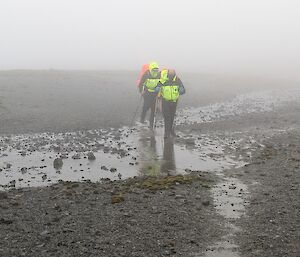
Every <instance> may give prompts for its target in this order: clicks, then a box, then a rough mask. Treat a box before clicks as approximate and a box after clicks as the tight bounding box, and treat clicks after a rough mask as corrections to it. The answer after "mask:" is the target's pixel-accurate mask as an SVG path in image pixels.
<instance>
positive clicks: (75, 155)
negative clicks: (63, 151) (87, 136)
mask: <svg viewBox="0 0 300 257" xmlns="http://www.w3.org/2000/svg"><path fill="white" fill-rule="evenodd" d="M72 159H74V160H79V159H80V154H79V153H75V154H74V155H73V156H72Z"/></svg>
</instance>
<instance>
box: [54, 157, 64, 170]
mask: <svg viewBox="0 0 300 257" xmlns="http://www.w3.org/2000/svg"><path fill="white" fill-rule="evenodd" d="M63 164H64V163H63V160H62V158H56V159H54V161H53V167H54V169H60V168H61V167H62V166H63Z"/></svg>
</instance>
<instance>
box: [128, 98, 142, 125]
mask: <svg viewBox="0 0 300 257" xmlns="http://www.w3.org/2000/svg"><path fill="white" fill-rule="evenodd" d="M142 99H143V95H142V94H141V97H140V101H139V103H138V105H137V107H136V110H135V112H134V115H133V117H132V120H131V123H130V127H132V125H133V122H134V120H135V117H136V115H137V112H138V110H139V108H140V106H141V103H142Z"/></svg>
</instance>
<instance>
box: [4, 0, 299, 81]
mask: <svg viewBox="0 0 300 257" xmlns="http://www.w3.org/2000/svg"><path fill="white" fill-rule="evenodd" d="M299 10H300V2H299V1H297V0H249V1H248V0H243V1H241V0H226V1H220V0H186V1H182V0H163V1H159V0H152V1H141V0H126V1H121V0H119V1H109V0H72V1H71V0H26V1H20V0H1V9H0V31H1V41H0V42H1V43H0V46H1V47H0V69H2V70H7V69H67V70H70V69H71V70H72V69H83V70H138V69H139V68H140V66H141V65H142V64H143V63H145V62H148V61H150V60H156V61H157V62H159V64H161V66H168V67H173V68H176V69H177V70H181V71H193V72H199V73H214V74H216V73H218V74H230V75H257V76H261V77H270V78H285V79H286V78H288V79H293V80H300V75H299V74H300V73H299V67H300V51H299V46H300V34H299V31H300V30H299V29H300V16H299Z"/></svg>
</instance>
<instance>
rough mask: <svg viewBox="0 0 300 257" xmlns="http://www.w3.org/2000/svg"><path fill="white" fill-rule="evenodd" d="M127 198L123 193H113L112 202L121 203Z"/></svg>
mask: <svg viewBox="0 0 300 257" xmlns="http://www.w3.org/2000/svg"><path fill="white" fill-rule="evenodd" d="M124 200H125V199H124V197H123V196H122V194H119V195H113V196H112V197H111V203H112V204H115V203H121V202H123V201H124Z"/></svg>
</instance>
